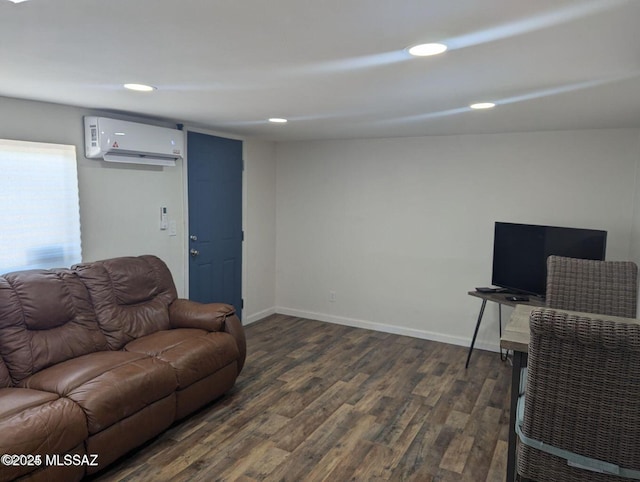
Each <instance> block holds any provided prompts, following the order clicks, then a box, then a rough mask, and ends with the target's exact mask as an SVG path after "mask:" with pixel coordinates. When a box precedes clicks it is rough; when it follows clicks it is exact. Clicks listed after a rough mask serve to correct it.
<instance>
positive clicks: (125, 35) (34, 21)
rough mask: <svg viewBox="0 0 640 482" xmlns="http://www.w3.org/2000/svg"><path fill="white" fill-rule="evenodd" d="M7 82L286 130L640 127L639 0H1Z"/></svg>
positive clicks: (1, 83)
mask: <svg viewBox="0 0 640 482" xmlns="http://www.w3.org/2000/svg"><path fill="white" fill-rule="evenodd" d="M425 42H442V43H444V44H446V45H447V46H448V47H449V50H448V51H447V52H445V53H444V54H441V55H438V56H434V57H423V58H414V57H411V56H410V55H409V54H408V53H407V52H406V48H407V47H409V46H411V45H414V44H417V43H425ZM126 82H138V83H145V84H150V85H153V86H155V87H157V90H156V91H154V92H151V93H139V92H131V91H127V90H125V89H123V88H122V84H124V83H126ZM0 95H2V96H8V97H17V98H24V99H34V100H43V101H50V102H57V103H62V104H69V105H75V106H82V107H88V108H96V109H104V110H109V111H117V112H123V113H136V114H142V115H144V116H151V117H158V118H163V119H170V120H172V121H176V122H181V123H184V124H187V125H191V126H197V127H205V128H209V129H213V130H216V131H218V132H225V133H229V134H232V135H237V136H243V137H258V138H264V139H271V140H285V141H286V140H308V139H335V138H355V137H395V136H424V135H450V134H467V133H494V132H510V131H535V130H556V129H583V128H620V127H640V1H639V0H535V1H532V0H519V1H514V0H455V1H453V0H437V1H436V0H174V1H169V0H135V1H133V0H30V1H27V2H23V3H19V4H13V3H10V2H9V1H8V0H0ZM480 101H491V102H495V103H496V104H497V106H496V107H495V108H494V109H491V110H486V111H472V110H471V109H469V108H468V105H469V104H470V103H473V102H480ZM269 117H285V118H287V119H289V122H288V123H287V124H283V125H276V124H271V123H269V122H267V119H268V118H269Z"/></svg>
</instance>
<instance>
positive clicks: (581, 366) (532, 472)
mask: <svg viewBox="0 0 640 482" xmlns="http://www.w3.org/2000/svg"><path fill="white" fill-rule="evenodd" d="M637 293H638V286H637V267H636V265H635V264H634V263H631V262H618V261H589V260H581V259H572V258H564V257H560V256H550V257H549V259H548V262H547V307H548V308H540V309H536V310H534V311H533V312H532V314H531V319H530V330H531V339H530V342H529V360H528V374H527V383H526V404H525V405H524V406H525V409H524V421H523V425H522V433H523V434H524V435H525V436H526V437H529V438H531V439H534V440H538V441H542V442H543V443H545V444H548V445H550V446H552V447H556V448H560V449H562V450H567V451H570V452H573V453H575V454H579V455H582V456H584V457H588V458H590V459H597V460H601V461H605V462H608V463H611V464H615V465H618V466H620V467H622V468H623V469H630V470H640V322H639V320H636V319H635V316H636V307H637ZM557 310H572V311H578V312H582V313H566V312H561V311H557ZM588 313H596V314H595V315H590V314H588ZM607 315H609V316H607ZM619 317H625V318H619ZM517 471H518V474H519V475H520V476H521V477H522V478H525V479H530V480H537V481H554V482H556V481H576V482H578V481H580V482H582V481H591V480H592V481H597V482H600V481H602V482H604V481H617V480H620V481H628V480H629V479H628V478H624V477H619V476H615V475H608V474H601V473H596V472H592V471H589V470H587V469H584V468H577V467H573V466H570V465H568V464H567V460H566V459H565V458H561V457H559V456H556V455H551V454H548V453H545V452H543V451H541V450H538V449H536V448H532V447H530V446H528V445H526V444H523V443H521V444H519V448H518V459H517Z"/></svg>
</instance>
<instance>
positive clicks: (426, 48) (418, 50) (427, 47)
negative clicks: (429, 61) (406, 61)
mask: <svg viewBox="0 0 640 482" xmlns="http://www.w3.org/2000/svg"><path fill="white" fill-rule="evenodd" d="M445 50H447V46H446V45H445V44H438V43H432V44H420V45H414V46H413V47H410V48H409V49H407V51H408V52H409V53H410V54H411V55H413V56H414V57H428V56H429V55H438V54H441V53H442V52H444V51H445Z"/></svg>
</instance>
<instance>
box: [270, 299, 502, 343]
mask: <svg viewBox="0 0 640 482" xmlns="http://www.w3.org/2000/svg"><path fill="white" fill-rule="evenodd" d="M274 310H275V311H274V312H275V313H279V314H283V315H289V316H296V317H298V318H308V319H311V320H318V321H325V322H327V323H335V324H337V325H345V326H352V327H354V328H364V329H367V330H374V331H381V332H383V333H392V334H394V335H404V336H411V337H413V338H421V339H423V340H432V341H439V342H442V343H449V344H451V345H459V346H466V347H468V346H469V345H470V344H471V336H469V338H467V337H459V336H451V335H445V334H443V333H436V332H433V331H425V330H416V329H415V328H407V327H404V326H396V325H387V324H384V323H376V322H373V321H366V320H357V319H355V318H345V317H342V316H334V315H328V314H325V313H315V312H312V311H304V310H297V309H294V308H286V307H284V306H278V307H276V308H275V309H274ZM270 314H273V313H270ZM265 316H267V315H265ZM470 328H473V327H470ZM469 335H473V333H472V332H471V333H469ZM475 348H477V349H479V350H488V351H493V352H498V351H499V350H500V345H499V343H498V341H497V340H496V343H485V342H483V341H480V340H476V344H475V346H474V349H475Z"/></svg>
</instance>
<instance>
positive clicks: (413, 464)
mask: <svg viewBox="0 0 640 482" xmlns="http://www.w3.org/2000/svg"><path fill="white" fill-rule="evenodd" d="M246 332H247V344H248V356H247V363H246V365H245V368H244V371H243V372H242V374H241V375H240V377H239V378H238V381H237V383H236V386H235V387H234V388H233V389H232V391H231V392H230V393H228V394H227V395H226V396H225V397H223V398H222V399H221V400H219V401H218V402H216V403H214V404H212V405H210V406H208V407H205V408H204V409H203V410H201V411H199V412H197V413H195V414H194V415H193V416H191V417H189V418H188V419H186V420H183V421H182V422H181V423H179V424H177V425H176V426H174V427H172V428H171V429H170V430H168V431H167V432H165V433H164V434H162V435H160V436H159V437H157V438H156V439H154V440H153V441H152V442H150V443H148V444H147V445H146V446H144V447H143V448H141V449H139V450H137V451H135V452H133V454H132V455H130V456H128V457H126V458H124V459H122V460H121V461H120V462H119V463H117V464H116V465H114V466H113V467H112V468H110V469H109V470H107V471H106V472H104V473H102V474H99V476H97V477H94V478H92V480H95V481H100V482H105V481H138V480H144V481H172V482H179V481H207V482H208V481H213V480H219V481H243V482H252V481H332V482H341V481H367V482H369V481H419V482H434V481H473V482H478V481H491V482H493V481H503V480H504V478H505V477H504V475H505V471H506V458H507V433H508V420H509V412H508V407H509V381H510V373H511V371H510V367H509V366H508V365H506V364H505V363H502V362H501V361H500V357H499V356H498V354H496V353H489V352H484V351H481V350H475V351H474V353H473V357H472V359H471V364H470V366H469V369H468V370H465V368H464V362H465V357H466V352H467V349H466V348H465V347H459V346H453V345H447V344H443V343H437V342H432V341H427V340H420V339H416V338H410V337H404V336H397V335H391V334H387V333H379V332H374V331H369V330H363V329H359V328H351V327H346V326H340V325H334V324H329V323H323V322H319V321H312V320H305V319H301V318H294V317H289V316H283V315H274V316H271V317H269V318H267V319H265V320H262V321H259V322H256V323H253V324H251V325H248V326H247V327H246Z"/></svg>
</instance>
